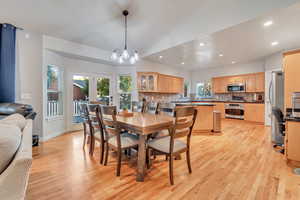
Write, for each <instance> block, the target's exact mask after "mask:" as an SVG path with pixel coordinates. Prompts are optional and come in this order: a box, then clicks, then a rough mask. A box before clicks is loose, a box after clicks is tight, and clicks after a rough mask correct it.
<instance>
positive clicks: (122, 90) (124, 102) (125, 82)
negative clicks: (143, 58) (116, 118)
mask: <svg viewBox="0 0 300 200" xmlns="http://www.w3.org/2000/svg"><path fill="white" fill-rule="evenodd" d="M118 87H119V89H118V92H119V102H120V104H119V105H120V109H128V110H129V109H131V98H132V94H131V93H132V77H131V76H130V75H120V76H119V84H118Z"/></svg>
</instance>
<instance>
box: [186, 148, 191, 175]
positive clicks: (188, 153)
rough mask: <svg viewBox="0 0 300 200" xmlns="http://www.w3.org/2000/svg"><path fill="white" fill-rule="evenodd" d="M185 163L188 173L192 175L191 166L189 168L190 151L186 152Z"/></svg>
mask: <svg viewBox="0 0 300 200" xmlns="http://www.w3.org/2000/svg"><path fill="white" fill-rule="evenodd" d="M186 162H187V165H188V168H189V173H190V174H191V173H192V166H191V157H190V150H187V151H186Z"/></svg>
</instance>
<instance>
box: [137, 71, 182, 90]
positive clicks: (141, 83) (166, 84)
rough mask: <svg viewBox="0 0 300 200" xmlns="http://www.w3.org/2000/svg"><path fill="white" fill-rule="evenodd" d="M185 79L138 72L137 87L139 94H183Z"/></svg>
mask: <svg viewBox="0 0 300 200" xmlns="http://www.w3.org/2000/svg"><path fill="white" fill-rule="evenodd" d="M183 82H184V79H183V78H181V77H176V76H170V75H166V74H160V73H156V72H138V73H137V86H138V90H139V92H152V93H174V94H178V93H182V92H183V84H184V83H183Z"/></svg>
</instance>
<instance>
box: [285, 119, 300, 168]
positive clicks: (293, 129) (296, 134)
mask: <svg viewBox="0 0 300 200" xmlns="http://www.w3.org/2000/svg"><path fill="white" fill-rule="evenodd" d="M299 144H300V122H295V121H287V122H286V134H285V155H286V158H287V159H288V161H296V162H297V166H300V165H299V163H300V145H299Z"/></svg>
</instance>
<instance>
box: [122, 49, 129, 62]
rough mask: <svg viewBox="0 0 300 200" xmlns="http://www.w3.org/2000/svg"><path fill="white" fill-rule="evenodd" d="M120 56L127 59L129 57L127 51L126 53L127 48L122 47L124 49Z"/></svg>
mask: <svg viewBox="0 0 300 200" xmlns="http://www.w3.org/2000/svg"><path fill="white" fill-rule="evenodd" d="M122 57H123V59H125V60H127V59H128V58H129V53H128V51H127V49H124V51H123V53H122Z"/></svg>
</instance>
